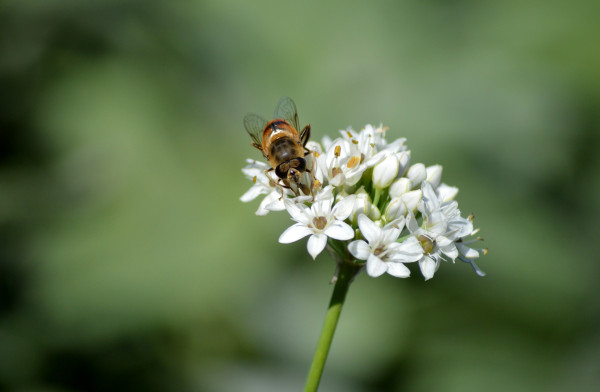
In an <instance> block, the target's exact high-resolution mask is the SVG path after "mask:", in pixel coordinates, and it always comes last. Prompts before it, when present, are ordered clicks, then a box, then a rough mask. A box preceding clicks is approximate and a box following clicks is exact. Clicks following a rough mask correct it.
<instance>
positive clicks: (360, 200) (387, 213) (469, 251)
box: [240, 125, 487, 280]
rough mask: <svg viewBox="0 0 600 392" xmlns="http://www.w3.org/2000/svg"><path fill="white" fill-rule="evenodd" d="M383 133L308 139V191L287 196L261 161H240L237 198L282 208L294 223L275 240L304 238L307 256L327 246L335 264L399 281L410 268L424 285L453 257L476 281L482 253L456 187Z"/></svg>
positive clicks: (370, 130) (262, 209) (264, 209)
mask: <svg viewBox="0 0 600 392" xmlns="http://www.w3.org/2000/svg"><path fill="white" fill-rule="evenodd" d="M386 132H387V128H385V127H383V126H379V127H375V126H372V125H367V126H365V127H364V128H363V129H362V130H361V131H360V132H356V131H354V130H353V129H352V128H348V129H346V130H341V131H340V132H339V135H340V136H339V137H336V138H334V139H332V138H329V137H327V136H326V137H324V138H323V139H322V142H321V143H319V142H317V141H314V140H311V141H309V142H308V144H307V148H308V149H310V151H312V153H311V154H310V155H309V156H307V157H306V160H307V168H308V169H309V170H310V173H311V175H310V176H307V177H306V178H307V181H309V182H310V178H312V179H313V180H312V184H310V185H311V189H312V191H311V194H302V195H299V196H297V195H295V194H294V193H293V192H291V191H290V190H289V189H286V188H285V187H282V186H281V183H280V182H279V183H278V178H277V176H276V175H275V174H274V171H273V170H269V169H270V167H269V166H268V165H267V164H266V163H264V162H259V161H254V160H248V161H247V166H246V167H244V168H243V169H242V172H243V173H244V174H245V176H246V177H247V178H248V179H250V180H251V181H252V183H253V184H252V186H251V187H250V189H249V190H248V191H247V192H246V193H245V194H244V195H243V196H242V197H241V198H240V200H241V201H243V202H250V201H252V200H254V199H256V198H257V197H259V196H261V195H265V196H264V198H263V199H262V201H261V202H260V205H259V207H258V210H257V211H256V214H257V215H266V214H267V213H269V212H271V211H284V210H285V211H286V212H287V213H288V214H289V215H290V217H291V219H292V220H293V221H294V222H295V223H294V224H293V225H292V226H291V227H289V228H288V229H286V230H285V231H284V232H283V233H282V234H281V236H280V237H279V242H280V243H283V244H287V243H291V242H295V241H298V240H300V239H302V238H305V237H308V241H307V246H306V247H307V251H308V253H309V254H310V256H311V257H312V258H313V259H314V258H316V257H317V256H318V255H319V254H320V253H321V252H322V251H323V250H324V249H327V250H328V251H329V252H330V253H333V254H334V255H335V260H336V262H338V263H352V264H355V265H356V266H357V267H358V268H364V269H365V270H366V273H367V275H369V276H370V277H378V276H381V275H384V274H386V273H387V274H388V275H391V276H394V277H399V278H406V277H408V276H410V272H411V268H413V267H410V266H411V265H414V266H415V268H417V267H416V266H417V265H418V270H420V272H421V274H422V275H423V277H424V278H425V280H428V279H431V278H432V277H433V276H434V275H435V273H436V271H437V270H438V268H439V267H440V265H441V264H442V262H443V261H451V262H454V261H455V260H456V259H458V260H461V261H463V262H465V263H468V264H470V265H471V266H472V268H473V269H474V270H475V272H476V273H477V274H478V275H480V276H484V275H485V273H484V272H483V271H482V270H481V269H480V268H479V267H478V266H477V265H476V264H475V261H476V260H477V259H479V257H481V256H482V255H485V254H487V249H482V248H478V247H476V245H474V244H475V243H477V242H479V241H481V240H482V239H481V238H480V237H475V235H476V234H477V232H478V229H474V228H473V216H472V215H470V216H468V217H466V218H465V217H463V216H462V215H461V212H460V210H459V208H458V202H457V201H456V200H455V199H456V196H457V193H458V188H456V187H454V186H450V185H447V184H445V183H443V182H442V172H443V170H442V169H443V168H442V166H441V165H439V164H435V165H431V166H425V165H424V164H423V163H418V162H417V163H414V162H411V159H412V157H411V152H410V150H408V148H407V146H406V145H405V142H406V139H404V138H399V139H396V140H394V141H392V142H388V141H387V140H386Z"/></svg>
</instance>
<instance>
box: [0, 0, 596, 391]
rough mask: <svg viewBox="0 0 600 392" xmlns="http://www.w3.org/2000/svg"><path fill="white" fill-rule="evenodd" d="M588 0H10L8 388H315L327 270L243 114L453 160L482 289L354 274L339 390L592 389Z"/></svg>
mask: <svg viewBox="0 0 600 392" xmlns="http://www.w3.org/2000/svg"><path fill="white" fill-rule="evenodd" d="M599 4H600V3H598V2H597V1H577V2H563V1H553V0H552V1H541V0H533V1H525V2H524V1H517V0H508V1H504V2H479V1H469V0H459V1H432V0H427V1H420V2H397V1H393V2H392V1H386V2H383V1H382V2H358V1H332V2H317V1H307V2H303V3H302V4H300V2H277V1H254V2H246V1H216V0H213V1H188V2H159V1H116V0H113V1H74V0H71V1H68V0H53V1H43V2H42V1H39V2H36V1H3V2H0V389H2V390H11V391H109V390H127V391H135V390H140V391H209V392H210V391H298V390H301V389H302V386H303V383H304V379H305V375H306V372H307V371H308V366H309V363H310V360H311V358H312V352H313V349H314V347H315V345H316V341H317V338H318V334H319V331H320V328H321V324H322V320H323V317H324V314H325V309H326V305H327V302H328V300H329V295H330V292H331V288H332V287H331V286H330V285H329V284H328V281H329V279H330V277H331V275H332V274H333V269H334V266H333V263H332V261H331V260H330V259H329V258H328V256H327V255H325V254H323V255H322V256H320V257H319V258H318V259H317V261H316V262H313V261H312V260H311V259H310V257H309V256H308V254H307V252H306V248H305V241H299V242H298V243H294V244H292V245H281V244H278V243H277V238H278V236H279V234H280V233H281V232H283V230H285V228H287V227H288V226H289V225H290V224H291V221H290V219H289V217H288V216H287V214H285V213H272V214H269V215H268V216H266V217H257V216H255V215H254V211H255V210H256V208H257V205H258V201H255V202H253V203H250V204H243V203H241V202H240V201H239V197H240V196H241V195H242V194H243V193H244V192H245V191H246V190H247V189H248V188H249V187H250V185H251V184H250V182H249V181H247V180H246V179H245V178H244V176H243V175H242V173H241V171H240V169H241V167H243V166H244V165H245V159H246V158H255V159H259V158H260V155H259V153H258V152H257V151H256V150H254V149H252V148H251V147H250V145H249V142H250V140H249V138H248V136H247V135H246V133H245V132H244V130H243V127H242V118H243V116H244V115H245V114H246V113H247V112H257V113H260V114H262V115H264V116H269V115H270V114H271V113H272V111H273V109H274V108H275V105H276V103H277V101H278V100H279V98H280V97H281V96H284V95H289V96H291V97H292V98H293V99H294V100H295V101H296V104H297V106H298V108H299V114H300V121H301V122H302V124H305V123H308V122H310V123H311V124H312V128H313V137H314V139H315V140H320V139H321V137H322V136H324V135H329V136H332V137H333V136H335V135H337V131H338V130H339V129H344V128H346V127H347V126H350V125H351V126H353V127H354V129H360V128H361V127H362V126H363V125H365V124H367V123H373V124H379V123H382V122H383V123H384V124H385V125H387V126H389V128H390V131H389V133H388V137H389V138H390V139H395V138H398V137H407V138H408V146H409V148H410V149H411V150H412V156H413V161H414V162H423V163H425V164H427V165H431V164H435V163H440V164H442V165H443V166H444V178H443V179H444V181H445V182H446V183H449V184H451V185H456V186H458V187H459V188H460V193H459V197H458V200H459V205H460V207H461V210H462V211H463V212H465V213H466V214H468V213H469V212H474V213H475V216H476V220H475V223H476V224H477V226H480V227H481V228H482V231H481V235H482V236H483V237H484V238H485V240H486V243H485V244H486V246H488V247H489V249H490V254H489V255H488V256H487V257H485V258H483V259H482V260H481V262H480V263H479V264H480V266H481V268H482V269H483V270H485V271H486V272H487V273H488V276H487V277H485V278H479V277H477V276H476V275H475V274H474V273H473V271H472V270H471V269H470V267H469V266H468V265H466V264H464V263H460V262H459V263H457V264H456V265H452V264H443V265H442V267H441V268H440V270H439V271H438V273H437V275H436V277H435V278H434V279H432V280H430V281H428V282H424V281H423V279H422V277H421V276H420V274H419V273H418V271H416V270H414V273H413V277H412V278H410V279H406V280H399V279H394V278H391V277H382V278H379V279H371V278H369V277H368V276H366V275H364V274H363V275H361V276H359V277H358V278H357V280H356V281H355V283H354V284H353V286H352V287H351V291H350V293H349V296H348V300H347V304H346V307H345V309H344V312H343V313H342V318H341V322H340V326H339V329H338V333H337V335H336V337H335V339H334V344H333V348H332V351H331V354H330V358H329V361H328V364H327V367H326V369H325V375H324V378H323V382H322V388H321V390H322V391H350V392H353V391H356V392H360V391H461V392H464V391H482V390H483V391H492V392H493V391H544V392H548V391H567V390H568V391H597V390H599V389H600V307H599V303H598V295H599V294H600V293H599V291H600V290H599V288H600V286H599V285H598V277H599V276H600V275H599V272H600V268H599V263H598V261H599V257H598V251H600V246H599V244H598V243H599V241H598V235H599V234H600V229H599V225H598V219H599V218H600V206H599V200H600V175H599V172H598V170H599V169H600V154H599V152H598V151H599V150H598V148H599V147H600V110H599V108H600V55H599V50H598V42H599V38H600V27H599V24H598V15H599V12H600V6H599Z"/></svg>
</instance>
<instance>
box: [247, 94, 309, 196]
mask: <svg viewBox="0 0 600 392" xmlns="http://www.w3.org/2000/svg"><path fill="white" fill-rule="evenodd" d="M275 117H276V118H275V119H274V120H271V121H269V122H266V121H265V120H264V119H263V118H262V117H260V116H258V115H255V114H248V115H247V116H246V117H245V118H244V127H245V128H246V131H247V132H248V134H249V135H250V137H251V138H252V143H251V144H252V146H254V147H256V148H257V149H259V150H260V151H261V152H262V154H263V156H264V157H265V158H266V159H267V161H268V162H269V165H270V166H271V168H270V169H268V170H266V171H267V172H268V171H271V170H275V174H276V175H277V177H278V178H279V179H280V181H281V182H282V183H283V187H285V188H288V189H291V190H292V191H293V192H294V193H295V194H296V195H299V192H298V189H301V190H302V192H304V193H305V194H309V193H311V194H312V192H311V187H309V186H307V185H306V184H304V183H303V182H302V175H303V173H304V172H309V173H310V170H308V169H307V167H306V160H305V159H304V157H305V156H306V155H308V154H309V153H310V151H309V150H308V149H307V148H306V143H307V142H308V139H309V138H310V124H309V125H307V126H305V127H304V128H303V129H302V132H301V133H300V134H298V131H297V130H296V129H297V127H298V114H297V111H296V105H295V104H294V101H292V100H291V99H290V98H282V99H281V100H280V101H279V104H278V105H277V109H275ZM261 136H262V137H261ZM311 175H312V174H311ZM278 182H279V181H278ZM292 185H294V187H293V186H292ZM280 186H282V185H281V184H280ZM282 194H283V190H282Z"/></svg>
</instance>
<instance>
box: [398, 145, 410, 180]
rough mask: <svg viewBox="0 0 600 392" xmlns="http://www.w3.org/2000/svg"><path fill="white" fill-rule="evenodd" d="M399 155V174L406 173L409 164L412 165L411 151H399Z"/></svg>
mask: <svg viewBox="0 0 600 392" xmlns="http://www.w3.org/2000/svg"><path fill="white" fill-rule="evenodd" d="M397 156H398V162H400V165H399V169H398V175H399V176H402V175H404V173H406V169H407V168H408V165H410V151H408V150H406V151H402V152H400V153H398V154H397Z"/></svg>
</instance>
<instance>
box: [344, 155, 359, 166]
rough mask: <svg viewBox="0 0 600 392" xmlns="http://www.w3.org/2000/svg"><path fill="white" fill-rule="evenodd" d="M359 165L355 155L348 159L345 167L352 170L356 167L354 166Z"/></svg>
mask: <svg viewBox="0 0 600 392" xmlns="http://www.w3.org/2000/svg"><path fill="white" fill-rule="evenodd" d="M359 163H360V158H359V157H357V156H356V155H355V156H353V157H352V158H350V160H349V161H348V163H346V166H348V169H352V168H353V167H356V165H358V164H359Z"/></svg>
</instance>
